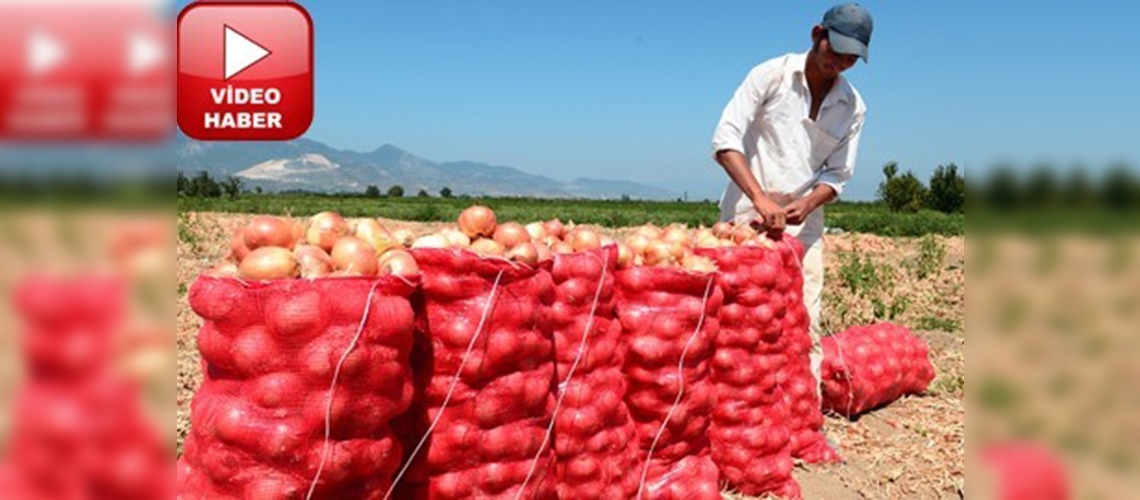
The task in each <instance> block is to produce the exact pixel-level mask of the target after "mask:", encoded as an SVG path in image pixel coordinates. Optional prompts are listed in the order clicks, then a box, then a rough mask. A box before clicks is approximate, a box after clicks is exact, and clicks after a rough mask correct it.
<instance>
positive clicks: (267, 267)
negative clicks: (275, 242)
mask: <svg viewBox="0 0 1140 500" xmlns="http://www.w3.org/2000/svg"><path fill="white" fill-rule="evenodd" d="M300 271H301V267H300V265H299V264H298V262H297V259H296V258H295V257H293V252H291V251H289V249H288V248H281V247H261V248H258V249H257V250H254V251H252V252H249V255H247V256H245V258H244V259H242V261H241V264H240V265H239V266H238V274H239V275H240V276H241V277H242V278H245V279H248V280H272V279H281V278H296V277H297V276H298V275H299V274H300Z"/></svg>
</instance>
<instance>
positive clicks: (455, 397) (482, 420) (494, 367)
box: [394, 249, 556, 498]
mask: <svg viewBox="0 0 1140 500" xmlns="http://www.w3.org/2000/svg"><path fill="white" fill-rule="evenodd" d="M412 253H413V255H414V256H415V257H416V261H417V262H418V263H419V266H420V271H421V273H422V275H423V287H422V288H423V296H422V305H421V307H422V309H421V315H420V317H421V320H420V321H419V324H418V327H417V339H416V352H415V354H414V356H413V358H414V363H415V368H416V385H417V401H416V403H415V404H414V405H413V408H412V410H410V411H409V412H408V413H407V414H406V415H404V416H403V417H402V418H401V419H400V422H399V426H400V427H399V428H400V432H401V434H402V435H403V436H404V438H405V439H406V441H405V443H406V444H407V448H408V450H407V453H406V456H405V473H404V475H403V476H402V477H400V479H399V482H398V484H397V488H396V491H395V495H394V497H395V498H471V497H478V498H515V497H516V495H519V494H520V490H521V491H522V495H521V497H522V498H555V497H556V492H555V462H554V454H553V452H552V449H551V447H550V446H549V443H548V442H547V441H546V438H547V432H548V429H549V428H550V422H551V415H552V412H553V410H554V403H555V401H554V362H553V341H552V339H551V334H550V329H549V327H548V325H546V324H545V323H544V320H545V315H546V313H545V311H546V310H547V309H549V307H550V305H551V303H552V302H553V300H554V288H553V284H552V282H551V278H550V272H549V271H548V270H546V269H543V268H532V267H529V266H526V265H523V264H517V263H513V262H510V261H507V260H505V259H484V258H482V257H480V256H478V255H477V254H475V253H472V252H468V251H465V250H457V249H447V250H441V249H417V250H413V252H412Z"/></svg>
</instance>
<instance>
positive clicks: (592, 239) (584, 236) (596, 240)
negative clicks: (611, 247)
mask: <svg viewBox="0 0 1140 500" xmlns="http://www.w3.org/2000/svg"><path fill="white" fill-rule="evenodd" d="M567 239H568V240H569V243H570V247H571V248H573V249H574V251H576V252H582V251H587V250H597V249H599V248H601V247H602V240H601V237H599V236H598V233H597V232H595V231H594V230H592V229H587V228H584V227H581V228H577V229H575V230H574V231H573V232H571V233H570V235H569V236H568V237H567Z"/></svg>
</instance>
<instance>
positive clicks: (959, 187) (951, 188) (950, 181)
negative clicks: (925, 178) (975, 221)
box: [926, 163, 966, 214]
mask: <svg viewBox="0 0 1140 500" xmlns="http://www.w3.org/2000/svg"><path fill="white" fill-rule="evenodd" d="M965 205H966V179H965V178H964V177H962V176H961V175H959V174H958V166H957V165H955V164H953V163H951V164H949V165H939V166H938V168H936V169H934V175H932V176H931V177H930V191H928V192H927V195H926V206H927V208H931V209H934V210H938V211H939V212H944V213H948V214H950V213H958V212H961V211H962V210H963V208H964V207H965Z"/></svg>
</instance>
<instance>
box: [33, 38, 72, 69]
mask: <svg viewBox="0 0 1140 500" xmlns="http://www.w3.org/2000/svg"><path fill="white" fill-rule="evenodd" d="M66 58H67V49H65V48H64V46H63V42H61V41H59V39H57V38H55V37H53V36H51V35H49V34H47V33H45V32H42V31H34V32H32V34H31V35H30V36H29V37H28V50H27V71H28V73H29V74H31V75H33V76H39V75H42V74H44V73H47V72H48V71H51V70H53V69H55V68H56V67H57V66H59V65H60V64H62V63H63V62H64V59H66Z"/></svg>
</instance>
